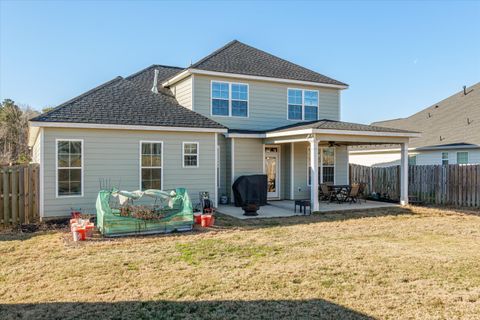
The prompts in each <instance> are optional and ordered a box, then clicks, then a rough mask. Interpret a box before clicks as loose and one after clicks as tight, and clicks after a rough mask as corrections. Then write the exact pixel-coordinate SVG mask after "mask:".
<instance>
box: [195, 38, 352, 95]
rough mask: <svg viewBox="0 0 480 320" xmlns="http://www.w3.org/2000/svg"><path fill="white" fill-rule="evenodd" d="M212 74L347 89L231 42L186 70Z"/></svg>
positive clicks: (293, 65) (256, 50)
mask: <svg viewBox="0 0 480 320" xmlns="http://www.w3.org/2000/svg"><path fill="white" fill-rule="evenodd" d="M189 68H190V69H199V70H207V71H215V72H225V73H232V74H242V75H251V76H261V77H270V78H280V79H289V80H298V81H309V82H316V83H324V84H332V85H340V86H347V85H346V84H345V83H343V82H340V81H337V80H335V79H332V78H329V77H327V76H324V75H322V74H320V73H317V72H315V71H312V70H310V69H307V68H304V67H302V66H299V65H297V64H295V63H292V62H290V61H287V60H284V59H281V58H279V57H276V56H274V55H272V54H270V53H267V52H265V51H262V50H259V49H256V48H254V47H251V46H249V45H246V44H244V43H242V42H240V41H238V40H234V41H231V42H229V43H228V44H226V45H225V46H223V47H222V48H220V49H218V50H216V51H214V52H213V53H211V54H209V55H208V56H206V57H205V58H203V59H201V60H200V61H198V62H196V63H194V64H193V65H191V66H190V67H189Z"/></svg>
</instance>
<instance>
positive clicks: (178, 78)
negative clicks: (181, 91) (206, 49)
mask: <svg viewBox="0 0 480 320" xmlns="http://www.w3.org/2000/svg"><path fill="white" fill-rule="evenodd" d="M191 74H192V73H191V72H190V69H187V70H184V71H182V72H180V73H179V74H177V75H176V76H174V77H173V78H170V79H168V80H167V81H165V82H163V83H162V86H163V87H170V86H171V85H172V84H175V83H177V82H178V81H181V80H183V79H185V78H186V77H188V76H189V75H191Z"/></svg>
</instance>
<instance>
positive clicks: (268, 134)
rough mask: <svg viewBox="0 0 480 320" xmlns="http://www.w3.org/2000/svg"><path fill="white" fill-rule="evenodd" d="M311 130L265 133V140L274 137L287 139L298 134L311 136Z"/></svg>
mask: <svg viewBox="0 0 480 320" xmlns="http://www.w3.org/2000/svg"><path fill="white" fill-rule="evenodd" d="M313 133H314V132H313V129H301V130H291V131H280V132H267V136H266V137H267V138H274V137H288V136H295V135H299V134H313Z"/></svg>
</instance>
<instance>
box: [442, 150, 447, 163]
mask: <svg viewBox="0 0 480 320" xmlns="http://www.w3.org/2000/svg"><path fill="white" fill-rule="evenodd" d="M442 165H444V166H446V165H448V152H442Z"/></svg>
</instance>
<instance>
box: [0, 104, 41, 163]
mask: <svg viewBox="0 0 480 320" xmlns="http://www.w3.org/2000/svg"><path fill="white" fill-rule="evenodd" d="M36 115H38V112H36V111H34V110H32V109H31V108H30V107H28V106H27V107H24V108H23V110H22V108H20V107H19V106H17V105H16V104H15V102H14V101H13V100H10V99H5V100H4V101H3V102H2V104H1V106H0V163H4V164H11V163H21V162H28V161H30V150H29V148H28V120H29V119H30V118H32V117H34V116H36Z"/></svg>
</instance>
